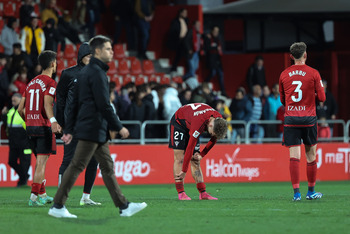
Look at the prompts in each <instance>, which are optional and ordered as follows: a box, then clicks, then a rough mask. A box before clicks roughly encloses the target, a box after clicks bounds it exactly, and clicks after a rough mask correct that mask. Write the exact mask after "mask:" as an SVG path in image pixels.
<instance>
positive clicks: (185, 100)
mask: <svg viewBox="0 0 350 234" xmlns="http://www.w3.org/2000/svg"><path fill="white" fill-rule="evenodd" d="M191 97H192V90H191V89H189V88H187V89H185V90H183V91H182V92H181V93H180V94H179V98H180V102H181V104H182V105H187V104H189V103H191Z"/></svg>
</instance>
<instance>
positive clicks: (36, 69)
mask: <svg viewBox="0 0 350 234" xmlns="http://www.w3.org/2000/svg"><path fill="white" fill-rule="evenodd" d="M42 70H43V68H42V67H41V65H40V64H39V63H38V64H36V65H35V66H34V67H33V69H32V70H31V71H29V73H28V82H29V81H31V80H32V79H33V78H34V77H36V76H38V75H40V74H41V71H42Z"/></svg>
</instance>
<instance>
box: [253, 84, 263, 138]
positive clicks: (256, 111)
mask: <svg viewBox="0 0 350 234" xmlns="http://www.w3.org/2000/svg"><path fill="white" fill-rule="evenodd" d="M250 99H251V101H252V104H253V108H252V115H251V117H250V120H260V119H261V116H262V111H263V106H262V102H261V86H260V85H258V84H256V85H254V86H253V95H252V96H251V97H250ZM264 135H265V131H264V128H263V127H262V126H261V125H260V124H252V125H251V126H250V136H251V137H252V138H254V139H255V141H256V142H257V143H262V139H263V137H264Z"/></svg>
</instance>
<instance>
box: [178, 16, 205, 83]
mask: <svg viewBox="0 0 350 234" xmlns="http://www.w3.org/2000/svg"><path fill="white" fill-rule="evenodd" d="M188 37H189V40H188V41H189V46H190V50H189V56H188V61H187V66H188V71H187V72H186V74H185V75H184V76H183V77H182V78H183V80H186V79H188V78H190V77H196V71H197V69H198V66H199V53H200V50H201V47H202V34H201V22H200V21H199V20H196V21H195V22H194V24H193V27H192V29H191V30H190V31H189V33H188Z"/></svg>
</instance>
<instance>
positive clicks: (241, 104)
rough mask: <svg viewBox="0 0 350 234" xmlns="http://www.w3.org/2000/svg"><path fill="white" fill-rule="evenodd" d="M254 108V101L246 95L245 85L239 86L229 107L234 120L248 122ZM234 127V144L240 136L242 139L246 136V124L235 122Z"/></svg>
mask: <svg viewBox="0 0 350 234" xmlns="http://www.w3.org/2000/svg"><path fill="white" fill-rule="evenodd" d="M252 108H253V106H252V102H251V101H250V100H249V99H248V97H247V96H246V93H245V89H244V88H243V87H240V88H238V89H237V91H236V95H235V97H234V98H233V99H232V102H231V105H230V108H229V109H230V112H231V114H232V120H244V121H246V122H248V121H249V120H250V118H251V116H252ZM232 128H233V130H232V137H231V143H232V144H234V143H235V142H236V140H237V137H238V136H239V137H240V139H244V138H245V127H244V125H240V124H233V125H232ZM237 142H238V140H237Z"/></svg>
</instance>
